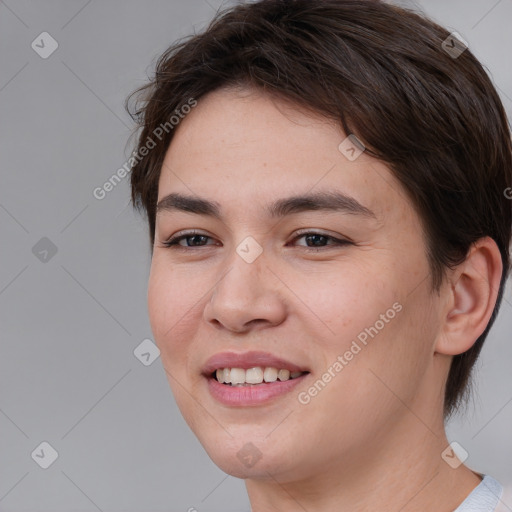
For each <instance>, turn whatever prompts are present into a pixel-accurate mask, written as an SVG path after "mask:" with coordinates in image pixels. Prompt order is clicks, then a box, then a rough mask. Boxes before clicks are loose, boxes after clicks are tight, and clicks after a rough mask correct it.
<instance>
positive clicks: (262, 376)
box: [215, 366, 305, 386]
mask: <svg viewBox="0 0 512 512" xmlns="http://www.w3.org/2000/svg"><path fill="white" fill-rule="evenodd" d="M303 373H305V372H290V370H287V369H286V368H282V369H277V368H272V367H266V368H262V367H260V366H256V367H254V368H249V369H247V370H244V369H243V368H219V369H218V370H217V371H216V372H215V377H216V378H217V380H218V381H219V382H220V383H221V384H231V385H232V386H243V385H246V384H261V383H262V382H275V381H276V380H280V381H281V382H284V381H287V380H290V379H296V378H297V377H300V376H301V375H302V374H303Z"/></svg>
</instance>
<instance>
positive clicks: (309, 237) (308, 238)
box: [306, 235, 325, 245]
mask: <svg viewBox="0 0 512 512" xmlns="http://www.w3.org/2000/svg"><path fill="white" fill-rule="evenodd" d="M314 237H316V241H317V242H318V239H319V238H321V239H324V240H325V236H324V235H308V236H307V237H306V239H307V240H308V241H311V240H312V238H314ZM313 245H322V244H321V243H320V244H318V243H315V242H313Z"/></svg>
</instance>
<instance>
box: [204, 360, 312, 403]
mask: <svg viewBox="0 0 512 512" xmlns="http://www.w3.org/2000/svg"><path fill="white" fill-rule="evenodd" d="M309 373H310V371H309V370H308V369H306V368H304V367H301V366H299V365H297V364H294V363H292V362H290V361H286V360H284V359H282V358H278V357H275V356H273V355H271V354H269V353H265V352H245V353H238V354H237V353H234V352H224V353H221V354H217V355H215V356H213V357H212V358H210V359H209V360H208V362H207V363H206V365H205V367H204V369H203V375H204V377H206V378H207V380H208V389H209V391H210V394H211V395H212V397H213V398H215V399H216V400H217V401H219V402H221V403H222V404H224V405H229V406H254V405H260V404H266V403H268V402H269V401H271V400H274V399H276V398H277V397H278V396H282V395H285V394H288V393H289V392H290V391H291V390H292V389H293V388H295V386H296V385H297V384H298V383H299V382H301V381H302V380H303V379H304V378H305V377H306V376H307V375H309Z"/></svg>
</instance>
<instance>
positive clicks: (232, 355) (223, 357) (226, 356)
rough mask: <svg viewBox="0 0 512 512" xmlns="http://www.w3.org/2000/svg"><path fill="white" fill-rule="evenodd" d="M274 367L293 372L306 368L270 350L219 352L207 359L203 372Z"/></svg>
mask: <svg viewBox="0 0 512 512" xmlns="http://www.w3.org/2000/svg"><path fill="white" fill-rule="evenodd" d="M256 366H260V367H263V368H265V367H268V366H270V367H272V368H277V369H287V370H290V371H291V372H305V371H308V370H307V369H306V368H304V367H302V366H299V365H297V364H295V363H292V362H291V361H288V360H286V359H283V358H281V357H277V356H274V355H272V354H270V353H268V352H258V351H250V352H240V353H238V352H219V353H218V354H215V355H213V356H212V357H210V359H208V361H206V363H205V365H204V367H203V373H204V374H205V375H210V374H211V373H212V372H214V371H215V370H217V369H219V368H242V369H244V370H247V369H249V368H254V367H256Z"/></svg>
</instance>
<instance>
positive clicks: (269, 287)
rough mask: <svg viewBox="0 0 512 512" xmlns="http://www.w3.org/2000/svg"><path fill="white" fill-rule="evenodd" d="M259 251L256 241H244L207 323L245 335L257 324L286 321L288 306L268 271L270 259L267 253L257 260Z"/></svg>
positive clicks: (216, 291) (215, 292) (224, 274)
mask: <svg viewBox="0 0 512 512" xmlns="http://www.w3.org/2000/svg"><path fill="white" fill-rule="evenodd" d="M255 249H256V247H255V245H254V243H253V242H252V241H249V240H247V241H242V243H240V244H239V245H238V247H237V248H236V250H235V251H233V254H232V256H231V257H230V258H228V259H227V260H226V266H225V271H223V272H222V277H220V278H219V280H218V281H217V284H216V285H215V286H214V289H213V292H212V295H211V298H210V300H209V302H208V304H207V306H206V307H205V319H206V320H207V321H209V322H215V323H218V324H222V325H223V326H224V327H226V328H228V329H231V330H235V331H243V330H244V329H246V326H247V325H248V324H249V323H250V322H253V321H254V320H258V321H260V322H261V321H266V322H269V323H276V322H279V321H280V320H281V319H282V317H283V315H284V305H283V301H282V300H281V298H280V296H279V293H278V292H277V290H276V283H275V282H274V281H275V279H273V278H272V272H267V271H266V267H267V265H268V259H267V258H266V257H265V255H264V254H263V252H260V254H259V255H257V256H256V257H254V255H255ZM240 252H241V254H240ZM248 255H250V257H248ZM253 258H254V259H253Z"/></svg>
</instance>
